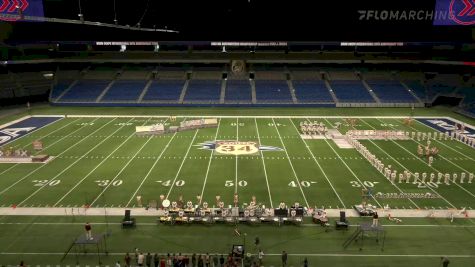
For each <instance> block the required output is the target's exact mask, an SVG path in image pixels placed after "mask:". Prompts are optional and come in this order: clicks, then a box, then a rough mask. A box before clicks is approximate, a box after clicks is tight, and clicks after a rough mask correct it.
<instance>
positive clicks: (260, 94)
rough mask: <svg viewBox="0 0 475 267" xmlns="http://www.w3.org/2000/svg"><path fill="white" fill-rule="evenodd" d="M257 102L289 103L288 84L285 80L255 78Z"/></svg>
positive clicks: (290, 98) (290, 97)
mask: <svg viewBox="0 0 475 267" xmlns="http://www.w3.org/2000/svg"><path fill="white" fill-rule="evenodd" d="M255 84H256V100H257V102H258V103H291V102H292V96H291V95H290V90H289V86H288V84H287V81H286V80H255Z"/></svg>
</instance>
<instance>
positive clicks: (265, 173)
mask: <svg viewBox="0 0 475 267" xmlns="http://www.w3.org/2000/svg"><path fill="white" fill-rule="evenodd" d="M254 123H255V124H256V132H257V140H258V141H259V146H260V145H261V137H260V134H259V126H258V125H257V119H256V118H254ZM259 153H260V154H261V160H262V166H264V177H265V178H266V185H267V192H268V193H269V201H270V207H271V208H274V204H273V203H272V196H271V193H270V187H269V179H268V178H267V167H266V163H265V161H264V153H263V152H262V150H260V149H259Z"/></svg>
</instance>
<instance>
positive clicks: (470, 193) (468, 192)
mask: <svg viewBox="0 0 475 267" xmlns="http://www.w3.org/2000/svg"><path fill="white" fill-rule="evenodd" d="M377 120H378V121H380V122H382V121H381V120H380V119H377ZM391 128H393V129H395V128H394V127H391ZM412 141H414V143H416V144H421V143H419V142H417V141H416V140H412ZM398 146H400V147H401V148H403V149H404V150H406V151H407V152H408V153H410V154H412V155H413V156H414V157H416V155H415V154H413V153H412V152H410V151H409V150H407V149H406V148H405V147H402V146H401V145H399V144H398ZM439 156H440V157H441V158H443V159H445V160H446V161H448V162H450V163H452V165H454V166H456V167H458V168H460V169H461V170H464V171H466V172H468V173H470V172H469V171H467V170H465V169H464V168H462V167H460V166H459V165H457V164H455V163H453V162H452V161H450V160H448V159H446V158H445V157H444V156H442V155H440V154H439ZM417 159H418V160H419V161H422V162H424V163H425V164H427V163H426V162H425V161H423V160H422V159H420V158H417ZM429 167H430V168H431V169H433V170H434V171H436V172H440V171H439V170H438V169H436V168H434V167H433V166H429ZM453 184H455V185H456V186H458V187H459V188H460V189H462V190H463V191H465V192H466V193H467V194H469V195H471V196H472V197H474V198H475V195H474V194H473V193H472V192H470V191H468V190H467V189H465V188H463V187H462V186H461V185H459V184H458V183H453Z"/></svg>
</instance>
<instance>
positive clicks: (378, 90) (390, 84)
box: [367, 80, 418, 103]
mask: <svg viewBox="0 0 475 267" xmlns="http://www.w3.org/2000/svg"><path fill="white" fill-rule="evenodd" d="M367 83H368V85H369V86H370V87H371V89H372V90H373V92H374V93H375V94H376V95H377V96H378V98H379V100H380V101H381V102H382V103H416V102H418V101H417V99H416V98H415V97H414V96H413V95H412V94H411V93H410V92H409V91H407V89H406V88H405V87H404V86H403V85H402V84H401V83H400V82H399V81H391V80H373V81H367Z"/></svg>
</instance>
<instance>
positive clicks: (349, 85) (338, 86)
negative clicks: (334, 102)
mask: <svg viewBox="0 0 475 267" xmlns="http://www.w3.org/2000/svg"><path fill="white" fill-rule="evenodd" d="M331 87H332V89H333V92H334V93H335V95H336V97H337V98H338V100H339V101H340V102H343V103H345V102H347V103H374V99H373V97H372V96H371V95H370V94H369V92H368V90H366V88H365V87H364V85H363V83H362V82H361V81H353V80H334V81H331Z"/></svg>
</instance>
